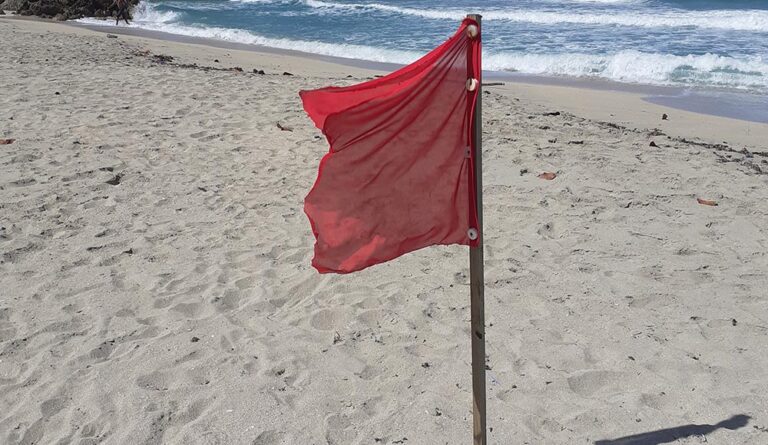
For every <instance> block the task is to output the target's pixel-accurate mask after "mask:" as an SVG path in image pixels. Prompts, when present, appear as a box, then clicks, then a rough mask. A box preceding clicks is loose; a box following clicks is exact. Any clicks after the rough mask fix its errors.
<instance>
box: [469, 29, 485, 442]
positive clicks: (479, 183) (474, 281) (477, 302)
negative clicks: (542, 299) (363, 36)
mask: <svg viewBox="0 0 768 445" xmlns="http://www.w3.org/2000/svg"><path fill="white" fill-rule="evenodd" d="M467 17H468V18H470V19H472V20H475V21H476V22H477V27H478V33H479V35H480V36H482V32H480V31H481V29H482V27H481V25H480V20H481V19H482V16H481V15H479V14H470V15H468V16H467ZM477 75H478V79H477V80H478V82H477V101H476V104H475V115H474V121H473V122H472V130H473V133H472V137H473V138H474V142H475V159H474V166H475V172H474V173H475V192H476V195H477V196H476V202H477V225H478V227H477V232H478V234H479V236H480V242H479V243H478V245H477V247H470V248H469V288H470V296H471V309H470V311H471V317H472V321H471V326H472V402H473V403H472V406H473V409H472V419H473V421H472V430H473V442H472V443H473V445H486V444H487V439H486V434H485V430H486V422H485V281H484V271H483V237H484V235H485V232H483V166H482V163H483V149H482V136H483V126H482V106H481V105H482V100H483V94H482V93H483V91H482V82H481V78H482V65H481V67H480V72H479V73H477Z"/></svg>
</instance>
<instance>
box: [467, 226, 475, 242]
mask: <svg viewBox="0 0 768 445" xmlns="http://www.w3.org/2000/svg"><path fill="white" fill-rule="evenodd" d="M467 236H468V237H469V239H471V240H472V241H474V240H476V239H477V229H475V228H474V227H472V228H470V229H469V230H467Z"/></svg>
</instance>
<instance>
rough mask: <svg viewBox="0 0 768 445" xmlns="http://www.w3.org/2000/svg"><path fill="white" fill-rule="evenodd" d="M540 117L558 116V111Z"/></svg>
mask: <svg viewBox="0 0 768 445" xmlns="http://www.w3.org/2000/svg"><path fill="white" fill-rule="evenodd" d="M542 116H560V112H559V111H550V112H549V113H544V114H543V115H542Z"/></svg>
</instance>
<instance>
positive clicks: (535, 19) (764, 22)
mask: <svg viewBox="0 0 768 445" xmlns="http://www.w3.org/2000/svg"><path fill="white" fill-rule="evenodd" d="M304 4H306V5H307V6H309V7H311V8H319V9H336V10H340V11H352V12H354V11H358V12H365V11H370V10H377V11H385V12H391V13H394V14H401V15H411V16H417V17H422V18H428V19H440V20H443V19H444V20H460V19H461V18H463V17H464V16H465V15H466V11H465V10H459V9H450V8H448V9H443V8H441V9H417V8H405V7H399V6H392V5H384V4H380V3H338V2H328V1H322V0H304ZM479 13H480V14H482V15H483V20H506V21H511V22H526V23H538V24H546V25H550V24H559V23H573V24H585V25H619V26H637V27H646V28H657V27H688V26H691V27H697V28H712V29H730V30H740V31H759V32H768V11H762V10H746V11H745V10H742V11H727V10H715V11H688V12H678V11H659V12H657V13H653V14H648V13H637V12H623V13H613V12H605V13H594V12H592V13H586V12H585V13H577V12H555V11H537V10H524V9H490V10H480V11H479Z"/></svg>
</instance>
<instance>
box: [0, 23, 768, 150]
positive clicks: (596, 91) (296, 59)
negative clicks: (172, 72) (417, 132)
mask: <svg viewBox="0 0 768 445" xmlns="http://www.w3.org/2000/svg"><path fill="white" fill-rule="evenodd" d="M0 20H4V21H9V22H13V21H17V22H24V23H26V24H27V26H32V27H34V26H39V27H42V28H44V29H46V30H50V29H55V30H56V31H64V32H73V33H95V34H98V35H106V34H113V35H119V36H122V37H123V38H125V39H132V40H135V41H136V42H140V43H141V44H144V45H147V46H149V47H153V48H155V49H156V51H159V52H166V53H170V54H171V55H173V56H175V57H180V60H185V61H187V62H191V63H200V64H201V65H205V64H209V65H211V66H215V65H212V64H211V62H213V61H214V60H219V59H220V60H221V62H220V63H221V66H222V67H224V66H229V67H235V66H244V67H245V66H254V67H261V65H263V64H264V63H265V62H277V63H276V65H275V68H276V69H284V70H285V71H289V72H295V73H297V74H306V75H311V76H322V77H328V78H336V79H341V78H347V77H350V76H352V77H355V78H369V77H373V76H377V75H383V74H386V73H387V72H391V71H393V70H395V69H397V68H399V67H400V65H397V64H391V63H381V62H370V61H365V60H359V59H346V58H341V57H332V56H323V55H317V54H311V53H306V52H301V51H296V50H285V49H279V48H271V47H266V46H258V45H250V44H243V43H236V42H227V41H223V40H216V39H209V38H203V37H190V36H183V35H178V34H171V33H167V32H162V31H152V30H146V29H142V28H126V27H115V26H98V25H90V24H82V23H77V22H56V21H53V20H46V19H40V18H37V17H19V16H0ZM307 62H310V63H307ZM310 67H311V68H310ZM246 70H250V68H247V69H246ZM487 80H489V81H503V82H504V83H505V84H504V85H503V86H493V87H488V88H487V89H486V91H489V92H491V93H493V92H496V93H500V94H504V95H507V96H510V97H515V98H518V99H525V100H527V101H528V102H529V103H533V104H538V105H539V106H545V107H547V108H548V109H551V110H554V111H561V112H567V113H571V114H574V115H577V116H580V117H584V118H587V119H591V120H595V121H599V122H609V123H611V124H615V125H620V126H622V127H626V128H628V129H634V130H640V129H647V130H663V131H664V132H666V133H667V134H669V135H670V136H671V137H677V138H684V139H694V140H696V139H699V140H701V141H703V142H706V143H710V144H722V143H726V144H732V145H737V146H742V147H743V148H748V149H749V150H750V151H759V152H768V144H766V142H765V141H768V123H764V122H759V121H755V120H752V119H743V118H742V119H739V118H738V117H744V116H739V112H743V110H742V109H741V108H739V105H738V104H734V103H732V102H729V101H728V100H723V99H722V96H707V95H704V96H702V94H701V93H693V94H692V95H686V93H685V91H684V90H683V89H680V88H677V87H663V86H644V85H633V84H620V83H617V82H611V81H602V80H593V79H582V80H578V79H576V80H574V79H562V80H561V79H552V78H543V77H538V76H526V75H513V73H502V76H499V75H498V73H488V75H487ZM711 94H713V95H714V94H718V93H716V92H712V93H711ZM719 94H721V95H723V94H726V95H727V94H733V93H719ZM691 97H693V98H695V99H696V100H695V101H694V102H691V99H690V98H691ZM755 106H757V107H760V108H765V107H768V105H766V104H764V103H762V102H761V101H759V100H758V101H755ZM715 107H717V108H720V109H721V110H726V111H731V112H732V113H731V114H735V115H736V116H722V114H727V113H718V112H717V110H715V109H714V108H715ZM663 114H668V115H669V116H670V118H669V120H661V116H662V115H663ZM765 115H766V117H768V110H766V112H765Z"/></svg>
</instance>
